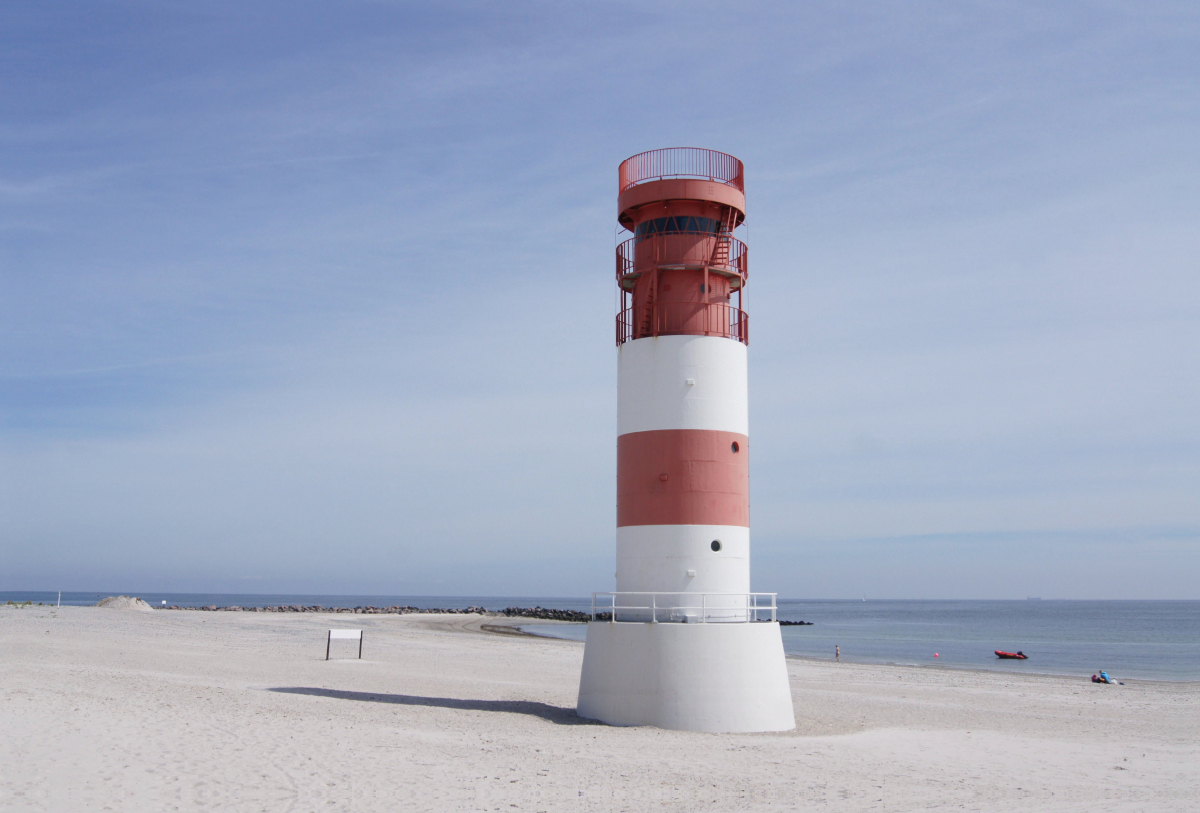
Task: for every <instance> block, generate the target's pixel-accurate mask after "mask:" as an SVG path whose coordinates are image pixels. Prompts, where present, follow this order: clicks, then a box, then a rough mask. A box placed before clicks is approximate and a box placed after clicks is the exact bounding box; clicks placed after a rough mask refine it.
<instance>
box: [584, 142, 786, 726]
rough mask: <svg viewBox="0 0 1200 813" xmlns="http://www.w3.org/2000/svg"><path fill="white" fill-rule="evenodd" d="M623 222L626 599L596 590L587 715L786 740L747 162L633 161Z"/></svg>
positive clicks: (620, 586)
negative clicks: (770, 561)
mask: <svg viewBox="0 0 1200 813" xmlns="http://www.w3.org/2000/svg"><path fill="white" fill-rule="evenodd" d="M617 210H618V216H617V217H618V221H619V222H620V224H621V225H622V226H624V227H625V228H626V229H628V230H629V231H630V232H631V233H632V236H631V237H629V238H628V239H626V240H625V241H624V242H622V243H621V244H620V245H618V247H617V285H618V286H619V290H620V297H621V307H620V313H619V314H618V315H617V335H616V340H617V347H618V362H617V363H618V398H617V401H618V407H617V571H616V582H617V589H616V591H615V592H613V593H598V594H596V596H595V604H596V608H595V610H594V614H593V622H592V623H591V624H590V625H589V628H588V638H587V647H586V650H585V655H584V669H583V675H582V676H581V680H580V694H579V713H580V714H581V715H583V716H585V717H592V718H595V719H600V720H604V721H606V722H611V723H616V724H625V725H644V724H650V725H660V726H662V727H666V728H681V729H689V730H703V731H766V730H786V729H790V728H793V727H794V720H793V717H792V704H791V695H790V690H789V689H788V686H787V673H786V667H785V664H784V660H783V647H782V641H781V639H780V635H779V627H778V624H777V623H775V612H774V596H773V595H768V594H754V593H751V592H750V488H749V486H750V481H749V464H748V461H749V454H750V442H749V409H748V397H747V374H746V349H747V343H748V340H749V320H748V317H747V315H746V312H745V288H746V281H747V270H748V267H747V251H746V246H745V244H744V243H742V242H741V241H740V240H738V239H737V238H736V237H735V236H734V231H735V229H736V228H737V226H738V225H740V224H741V223H742V221H743V220H745V217H746V203H745V186H744V172H743V167H742V162H741V161H739V160H738V159H736V158H734V157H733V156H730V155H726V154H724V153H720V152H715V151H712V150H703V149H693V148H677V149H666V150H654V151H652V152H646V153H642V154H640V155H635V156H633V157H632V158H629V159H627V160H626V161H624V162H623V163H622V164H621V167H620V172H619V197H618V206H617ZM596 619H600V620H596ZM714 688H719V689H720V691H717V692H714Z"/></svg>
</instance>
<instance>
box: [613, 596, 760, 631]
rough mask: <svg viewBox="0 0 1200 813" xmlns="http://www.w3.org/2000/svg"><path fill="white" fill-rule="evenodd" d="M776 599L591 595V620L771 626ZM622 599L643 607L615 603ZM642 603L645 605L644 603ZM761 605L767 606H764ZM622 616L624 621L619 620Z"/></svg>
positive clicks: (626, 622)
mask: <svg viewBox="0 0 1200 813" xmlns="http://www.w3.org/2000/svg"><path fill="white" fill-rule="evenodd" d="M777 595H778V594H777V593H651V592H643V593H637V592H621V593H592V612H591V620H592V621H596V620H603V621H608V622H610V623H613V624H647V623H648V624H663V623H677V624H687V623H693V624H749V623H758V622H765V621H770V622H774V621H775V620H776V602H775V598H776V596H777ZM625 596H637V597H638V598H637V599H633V600H635V601H641V602H643V603H641V604H619V603H618V600H619V599H620V598H621V597H625ZM669 596H677V597H684V599H685V603H681V602H680V600H678V599H676V600H674V601H671V600H668V599H667V597H669ZM660 597H661V598H662V600H660ZM722 599H724V601H722ZM598 600H599V603H598ZM605 600H607V601H608V606H607V607H605V606H604V604H603V602H604V601H605ZM646 601H649V603H648V604H647V603H645V602H646ZM764 601H766V602H767V603H765V604H764V603H763V602H764ZM697 602H699V603H697ZM739 602H740V606H739ZM697 611H698V612H697ZM662 613H666V618H665V619H662V618H660V614H662ZM602 614H603V615H607V616H608V617H607V618H602V619H597V615H602ZM622 614H623V615H624V616H625V617H624V619H622V618H621V616H622ZM768 614H769V616H770V617H769V618H760V615H768Z"/></svg>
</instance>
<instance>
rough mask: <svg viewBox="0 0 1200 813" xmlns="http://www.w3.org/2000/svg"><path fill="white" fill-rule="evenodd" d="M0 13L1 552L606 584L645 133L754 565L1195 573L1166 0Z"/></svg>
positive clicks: (154, 578)
mask: <svg viewBox="0 0 1200 813" xmlns="http://www.w3.org/2000/svg"><path fill="white" fill-rule="evenodd" d="M0 20H2V22H0V589H64V590H70V589H79V590H91V589H98V590H100V589H113V590H117V589H129V590H139V589H141V590H177V591H186V590H194V591H208V590H213V591H231V592H270V591H304V592H325V593H346V592H350V593H354V592H358V593H391V594H445V593H455V594H485V595H520V594H525V595H582V594H586V593H587V592H590V591H592V590H608V589H612V582H613V579H612V570H613V559H614V548H613V544H614V542H613V539H614V531H613V525H614V519H615V510H614V500H615V482H614V478H615V437H614V435H615V428H616V427H615V424H616V420H615V401H616V392H615V386H616V375H615V372H616V370H615V363H616V359H615V349H614V347H613V346H612V336H613V316H614V309H615V303H616V295H615V285H614V282H613V279H612V269H613V259H612V252H613V245H614V238H615V236H616V223H615V216H616V212H615V202H616V169H617V165H618V163H619V162H620V161H621V160H622V159H623V158H625V157H627V156H629V155H632V154H634V153H637V152H640V151H643V150H647V149H653V148H657V147H664V146H683V145H688V146H705V147H711V148H714V149H719V150H723V151H726V152H730V153H732V154H734V155H737V156H738V157H740V158H741V159H743V160H744V161H745V163H746V168H747V169H746V177H747V195H748V208H749V218H748V227H747V228H746V229H745V231H746V234H745V235H744V238H745V239H746V240H747V241H748V243H749V245H750V268H751V284H750V286H749V290H748V309H749V311H750V315H751V316H750V318H751V326H752V332H751V336H752V342H751V346H750V355H751V368H750V373H751V439H752V440H751V443H752V452H751V453H752V464H751V477H752V491H751V500H752V503H751V512H752V536H753V550H754V553H753V586H754V589H757V590H768V591H778V592H779V593H781V594H782V595H785V596H793V597H857V596H860V595H866V596H874V597H895V598H909V597H912V598H1012V597H1018V598H1020V597H1024V596H1026V595H1039V596H1044V597H1046V598H1051V597H1061V598H1200V274H1198V273H1197V272H1198V271H1200V260H1198V259H1197V258H1200V228H1198V227H1197V224H1198V223H1200V147H1198V146H1197V145H1200V105H1198V102H1200V49H1197V48H1196V47H1195V44H1196V42H1198V41H1200V11H1198V10H1197V7H1196V6H1195V4H1193V3H1178V4H1172V3H1153V4H1133V3H1088V4H1080V3H1069V2H1068V3H1061V4H1053V5H1052V7H1043V4H1032V3H1028V4H1016V3H1002V2H977V3H944V4H936V3H931V4H921V5H911V4H874V5H866V4H864V5H851V4H844V3H821V2H814V3H804V4H769V5H768V4H760V5H754V6H751V7H748V8H734V7H732V6H729V5H728V4H704V3H694V2H693V3H686V4H684V3H663V4H654V3H636V4H619V3H606V4H587V3H573V4H564V3H521V2H511V3H505V4H484V3H479V4H470V3H458V4H454V3H446V4H428V3H420V4H416V3H414V4H406V3H388V2H359V3H313V4H305V3H297V2H288V3H271V2H260V3H256V4H253V5H252V6H251V7H249V8H247V4H244V3H203V2H202V3H167V2H154V3H45V2H36V3H34V2H21V1H20V0H17V2H10V3H7V4H6V5H5V10H4V12H3V14H2V17H0Z"/></svg>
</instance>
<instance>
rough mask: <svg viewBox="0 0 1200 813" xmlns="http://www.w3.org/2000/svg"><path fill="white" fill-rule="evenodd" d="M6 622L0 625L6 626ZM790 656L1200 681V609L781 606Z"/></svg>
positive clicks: (415, 601)
mask: <svg viewBox="0 0 1200 813" xmlns="http://www.w3.org/2000/svg"><path fill="white" fill-rule="evenodd" d="M119 594H121V592H120V591H101V592H95V593H93V592H88V593H63V594H62V603H63V604H67V605H73V606H87V605H92V604H95V603H96V602H97V601H99V600H100V599H101V598H104V597H105V596H111V595H119ZM124 594H125V595H136V596H138V597H139V598H142V599H144V600H145V601H147V602H149V603H150V604H152V605H155V606H162V605H163V604H164V603H165V604H167V605H172V604H174V605H179V606H184V607H202V606H209V605H216V606H218V607H222V606H229V605H239V606H243V607H269V606H278V605H302V606H311V605H313V604H320V605H322V606H325V607H366V606H376V607H387V606H391V605H400V606H413V607H423V608H445V609H451V608H457V609H464V608H466V607H472V606H476V607H485V608H486V609H489V610H503V609H504V608H506V607H547V608H553V609H562V610H581V611H585V612H586V611H588V610H589V609H590V608H591V599H590V598H579V597H553V596H539V597H528V596H383V595H376V596H368V595H342V596H338V595H261V594H230V593H223V594H217V593H154V592H136V591H124ZM8 601H11V602H14V603H20V602H25V601H32V602H33V603H34V604H37V603H39V602H41V603H43V604H53V603H55V602H57V601H58V594H57V593H53V592H0V604H3V603H5V602H8ZM0 617H2V616H0ZM778 617H779V620H781V621H808V622H811V624H812V626H807V625H806V626H785V627H782V628H781V630H782V635H783V647H784V651H785V652H787V654H789V655H794V656H797V657H802V658H815V659H819V660H833V658H834V648H835V647H840V648H841V657H842V660H844V661H847V662H850V663H879V664H900V665H905V666H921V667H928V668H932V669H955V668H958V669H985V670H989V671H999V672H1016V673H1021V672H1024V673H1040V674H1055V675H1079V676H1084V677H1087V676H1090V675H1092V674H1093V673H1096V672H1099V671H1100V670H1102V669H1103V670H1105V671H1107V672H1108V673H1109V675H1111V676H1113V677H1115V678H1118V679H1119V678H1124V677H1127V678H1134V679H1139V680H1164V681H1200V601H1059V600H1049V599H1046V600H1043V599H1026V600H1017V601H915V600H913V601H890V600H866V601H863V600H861V599H853V600H810V599H780V600H779V602H778ZM522 628H523V629H525V630H526V631H528V632H532V633H535V634H539V635H547V636H550V637H556V638H567V639H572V640H580V641H582V640H583V638H584V635H585V630H586V625H583V624H538V623H536V622H531V623H529V624H526V625H523V626H522ZM995 650H1002V651H1008V652H1017V651H1021V652H1024V653H1025V654H1026V655H1027V656H1028V659H1027V660H1023V661H1016V660H1001V659H999V658H997V657H996V655H995V654H994V652H995Z"/></svg>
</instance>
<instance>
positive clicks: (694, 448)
mask: <svg viewBox="0 0 1200 813" xmlns="http://www.w3.org/2000/svg"><path fill="white" fill-rule="evenodd" d="M735 449H736V451H735ZM627 525H741V526H743V527H747V528H748V527H750V467H749V451H748V439H747V438H746V436H745V435H739V434H737V433H735V432H716V431H712V430H709V429H661V430H656V431H653V432H630V433H629V434H626V435H621V436H620V437H618V438H617V527H624V526H627Z"/></svg>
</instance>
